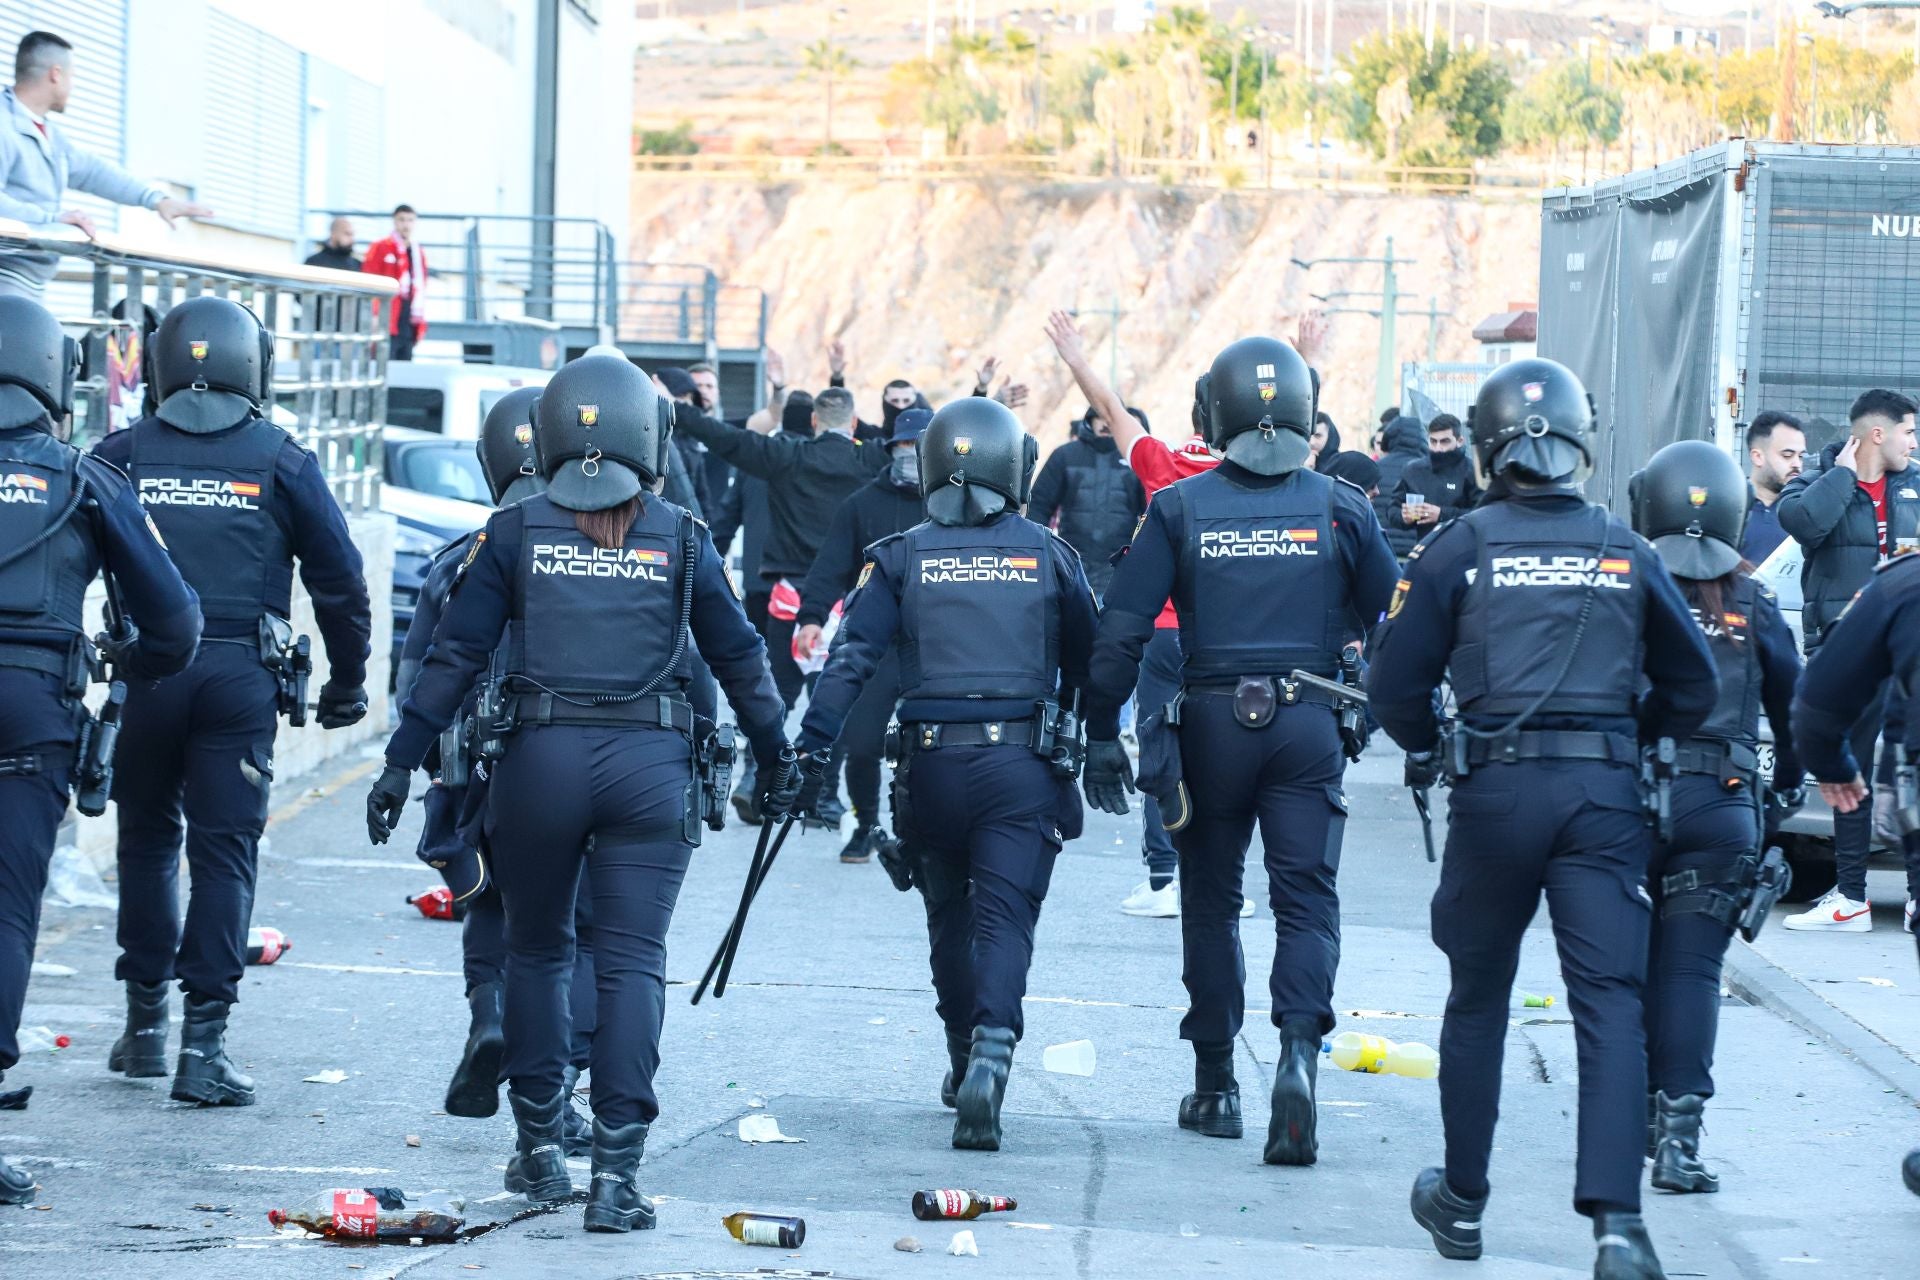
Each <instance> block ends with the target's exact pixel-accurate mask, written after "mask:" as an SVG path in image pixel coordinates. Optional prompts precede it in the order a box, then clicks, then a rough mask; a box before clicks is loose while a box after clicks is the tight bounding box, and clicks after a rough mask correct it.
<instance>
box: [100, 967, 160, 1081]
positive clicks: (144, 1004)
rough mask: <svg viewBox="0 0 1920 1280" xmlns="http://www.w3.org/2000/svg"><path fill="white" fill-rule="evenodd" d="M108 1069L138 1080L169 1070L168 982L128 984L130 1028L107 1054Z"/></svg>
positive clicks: (155, 1076) (155, 1077)
mask: <svg viewBox="0 0 1920 1280" xmlns="http://www.w3.org/2000/svg"><path fill="white" fill-rule="evenodd" d="M107 1070H109V1071H118V1072H121V1073H122V1074H124V1075H129V1076H132V1077H133V1078H134V1079H136V1080H143V1079H158V1078H160V1077H161V1076H164V1075H166V1074H167V984H166V983H164V982H129V983H128V984H127V1029H126V1030H125V1031H122V1032H121V1033H120V1038H119V1039H118V1040H115V1041H114V1042H113V1051H112V1052H111V1053H109V1054H107Z"/></svg>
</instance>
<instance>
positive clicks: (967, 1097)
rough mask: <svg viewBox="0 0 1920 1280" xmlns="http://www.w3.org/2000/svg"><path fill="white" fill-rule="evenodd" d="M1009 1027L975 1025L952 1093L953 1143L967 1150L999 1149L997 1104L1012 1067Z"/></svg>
mask: <svg viewBox="0 0 1920 1280" xmlns="http://www.w3.org/2000/svg"><path fill="white" fill-rule="evenodd" d="M1013 1041H1014V1036H1013V1032H1012V1030H1010V1029H1009V1028H1007V1027H975V1028H974V1029H973V1052H972V1053H971V1054H970V1055H969V1056H968V1058H967V1074H966V1076H965V1077H964V1078H963V1079H962V1080H961V1081H960V1090H959V1092H958V1093H957V1094H956V1095H955V1096H954V1100H953V1105H954V1109H955V1110H957V1111H958V1112H959V1113H960V1114H959V1115H958V1116H956V1117H955V1118H954V1121H953V1145H954V1146H956V1147H959V1148H961V1149H962V1150H966V1151H998V1150H999V1149H1000V1103H1001V1101H1002V1100H1004V1099H1005V1098H1006V1096H1007V1075H1008V1073H1009V1072H1011V1071H1012V1070H1013Z"/></svg>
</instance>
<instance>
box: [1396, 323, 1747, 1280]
mask: <svg viewBox="0 0 1920 1280" xmlns="http://www.w3.org/2000/svg"><path fill="white" fill-rule="evenodd" d="M1470 424H1471V430H1472V433H1473V439H1474V449H1475V453H1476V460H1477V463H1478V466H1479V468H1480V472H1481V479H1482V481H1483V485H1484V486H1485V487H1486V497H1485V499H1484V501H1483V502H1482V504H1481V505H1480V506H1479V507H1477V508H1476V509H1475V510H1473V511H1471V512H1469V513H1467V514H1466V515H1464V516H1462V517H1460V518H1459V519H1457V520H1454V521H1452V522H1450V523H1448V524H1446V525H1444V526H1442V527H1441V528H1440V529H1438V530H1436V531H1435V532H1434V533H1432V534H1430V535H1429V536H1428V537H1427V538H1426V540H1425V541H1423V542H1422V543H1421V544H1420V546H1419V547H1417V548H1416V549H1415V551H1414V553H1413V557H1412V558H1411V559H1410V560H1409V562H1408V564H1407V570H1406V577H1405V579H1404V580H1403V581H1402V582H1401V583H1400V584H1399V586H1398V587H1397V588H1396V589H1395V591H1394V598H1393V603H1392V605H1391V607H1390V608H1389V610H1388V614H1387V622H1386V624H1385V625H1384V626H1383V627H1382V628H1381V630H1380V631H1379V633H1378V634H1377V635H1376V636H1375V637H1374V644H1373V653H1372V665H1371V668H1370V670H1369V672H1368V677H1367V684H1368V690H1369V693H1370V695H1371V698H1372V709H1373V713H1374V715H1375V716H1376V717H1378V719H1379V721H1380V723H1381V725H1382V726H1383V727H1384V728H1385V729H1386V731H1387V733H1388V734H1390V735H1391V736H1392V738H1393V740H1394V741H1395V742H1397V743H1399V744H1400V745H1401V746H1402V747H1404V748H1406V749H1407V751H1408V752H1409V753H1410V754H1409V757H1408V762H1407V782H1408V785H1410V786H1429V785H1431V784H1432V783H1433V782H1435V781H1436V780H1437V779H1438V777H1439V776H1440V773H1441V766H1442V764H1443V763H1444V764H1445V766H1446V769H1447V772H1449V773H1450V774H1452V775H1453V778H1454V781H1453V791H1452V796H1451V816H1450V823H1449V829H1448V833H1447V848H1446V861H1445V864H1444V866H1443V867H1442V868H1441V873H1440V886H1439V889H1438V890H1437V891H1436V893H1435V894H1434V898H1433V937H1434V941H1435V943H1437V944H1438V945H1439V947H1440V949H1441V951H1443V952H1444V953H1446V956H1447V959H1448V961H1449V962H1450V964H1451V966H1452V979H1453V985H1452V991H1451V993H1450V994H1449V996H1448V998H1447V1013H1446V1022H1445V1026H1444V1028H1443V1030H1442V1032H1441V1038H1440V1057H1441V1060H1442V1061H1443V1062H1445V1063H1446V1069H1445V1070H1444V1071H1443V1072H1442V1073H1441V1078H1440V1109H1441V1115H1442V1118H1443V1120H1444V1122H1445V1126H1446V1134H1447V1159H1446V1166H1445V1168H1444V1169H1428V1170H1426V1171H1425V1172H1423V1173H1421V1174H1420V1176H1419V1178H1418V1179H1417V1180H1416V1182H1415V1184H1414V1191H1413V1213H1414V1217H1415V1219H1416V1220H1417V1221H1418V1222H1419V1223H1420V1224H1421V1225H1422V1226H1424V1227H1425V1228H1427V1230H1428V1232H1429V1233H1430V1234H1431V1235H1432V1237H1433V1241H1434V1246H1435V1248H1437V1249H1438V1250H1439V1251H1440V1253H1441V1254H1443V1255H1444V1256H1446V1257H1450V1258H1477V1257H1479V1256H1480V1252H1481V1233H1480V1215H1481V1210H1482V1209H1483V1208H1484V1206H1485V1204H1486V1200H1487V1194H1488V1185H1487V1161H1488V1155H1489V1153H1490V1151H1491V1150H1492V1146H1493V1126H1494V1119H1495V1116H1496V1113H1497V1110H1498V1106H1499V1096H1500V1062H1501V1054H1502V1050H1503V1047H1504V1043H1505V1040H1506V1033H1507V1001H1508V997H1509V993H1510V991H1511V988H1512V985H1513V977H1514V966H1515V963H1516V961H1517V957H1518V954H1519V949H1520V940H1521V935H1522V933H1523V932H1524V931H1525V929H1526V927H1527V923H1528V921H1529V920H1530V919H1531V918H1532V917H1533V914H1534V912H1535V910H1536V909H1537V907H1538V905H1539V900H1540V895H1541V892H1542V891H1543V890H1544V891H1545V893H1546V897H1547V905H1548V909H1549V911H1550V912H1551V914H1552V919H1553V928H1554V934H1555V937H1556V938H1557V939H1558V941H1559V943H1560V956H1561V965H1562V973H1563V975H1564V976H1565V979H1566V983H1567V994H1568V999H1569V1001H1570V1003H1571V1005H1572V1008H1573V1014H1574V1036H1575V1044H1576V1047H1577V1049H1578V1053H1579V1062H1580V1115H1579V1165H1578V1173H1577V1176H1576V1178H1575V1184H1574V1207H1575V1208H1576V1209H1577V1210H1578V1211H1579V1212H1581V1213H1582V1214H1585V1215H1587V1216H1589V1217H1591V1218H1592V1219H1593V1231H1594V1238H1595V1240H1596V1241H1597V1244H1598V1257H1597V1261H1596V1263H1595V1268H1594V1274H1595V1275H1596V1276H1600V1277H1646V1276H1658V1275H1659V1274H1660V1264H1659V1261H1658V1259H1657V1258H1656V1257H1655V1256H1654V1252H1653V1246H1652V1243H1651V1242H1650V1241H1649V1240H1648V1238H1647V1232H1646V1228H1645V1226H1644V1225H1643V1224H1642V1222H1641V1220H1640V1160H1641V1148H1642V1143H1641V1141H1640V1138H1639V1135H1640V1134H1641V1133H1642V1132H1643V1130H1642V1128H1641V1125H1642V1121H1643V1118H1644V1108H1645V1106H1646V1029H1645V1026H1644V1024H1643V1021H1642V1008H1641V998H1640V991H1641V984H1642V982H1643V980H1644V977H1645V973H1646V956H1647V945H1648V936H1649V927H1650V920H1651V915H1652V904H1651V902H1650V901H1649V899H1648V897H1647V894H1646V889H1645V882H1646V874H1647V865H1648V860H1649V858H1650V857H1651V855H1652V852H1653V848H1652V846H1653V840H1652V833H1651V831H1650V830H1649V822H1648V815H1647V806H1646V803H1645V801H1644V799H1643V795H1642V791H1641V785H1640V774H1639V762H1640V741H1642V740H1644V741H1646V742H1654V741H1657V740H1659V739H1662V738H1667V739H1672V740H1673V741H1675V742H1684V741H1686V740H1688V739H1690V738H1692V737H1693V736H1694V735H1695V734H1696V733H1697V732H1698V731H1699V730H1700V728H1701V726H1702V725H1703V724H1704V723H1705V722H1706V720H1707V716H1708V713H1709V712H1710V711H1711V710H1712V709H1713V705H1714V700H1715V697H1716V695H1717V692H1718V687H1719V680H1718V675H1717V673H1716V671H1715V668H1714V664H1713V657H1712V654H1711V653H1710V651H1709V650H1708V647H1707V642H1706V638H1705V637H1704V636H1703V635H1702V634H1701V630H1700V626H1699V624H1698V623H1697V622H1696V621H1695V620H1694V616H1693V612H1692V610H1690V609H1689V608H1688V607H1687V602H1686V600H1685V599H1684V598H1683V597H1682V595H1681V594H1680V590H1679V588H1678V587H1677V586H1676V585H1675V584H1674V581H1673V579H1672V578H1671V577H1670V576H1669V575H1668V573H1667V570H1666V567H1665V566H1664V565H1663V564H1662V563H1661V560H1660V557H1659V556H1658V555H1657V554H1656V553H1655V552H1654V550H1653V548H1652V547H1651V546H1649V545H1648V544H1647V543H1646V542H1645V541H1643V540H1642V539H1640V538H1638V537H1636V536H1635V535H1634V534H1633V532H1632V531H1631V530H1630V529H1628V528H1627V527H1626V525H1625V523H1624V522H1622V521H1620V520H1619V519H1617V518H1615V517H1614V516H1612V515H1610V514H1609V513H1608V512H1607V511H1606V510H1605V509H1604V508H1601V507H1598V506H1594V505H1592V504H1590V503H1588V502H1587V501H1586V500H1585V499H1584V498H1583V497H1581V495H1580V491H1579V483H1580V481H1581V480H1582V479H1583V478H1584V476H1585V474H1586V472H1587V470H1588V469H1589V467H1590V465H1591V461H1592V437H1593V412H1592V407H1591V401H1590V400H1589V398H1588V396H1587V392H1586V388H1585V387H1583V386H1581V384H1580V380H1579V379H1578V378H1576V377H1575V376H1574V375H1573V374H1572V373H1571V372H1569V371H1568V370H1567V369H1565V368H1563V367H1562V366H1560V365H1558V364H1555V363H1553V362H1552V361H1550V360H1518V361H1515V362H1513V363H1512V364H1507V365H1502V366H1501V367H1500V368H1499V369H1498V370H1496V371H1495V372H1494V373H1493V374H1492V375H1491V376H1489V377H1488V378H1487V380H1486V382H1485V383H1483V384H1482V385H1481V388H1480V393H1479V398H1478V400H1477V402H1476V403H1475V405H1474V407H1473V411H1472V417H1471V419H1470ZM1443 679H1451V681H1452V685H1453V691H1454V696H1455V697H1456V699H1457V700H1458V704H1459V708H1460V719H1459V722H1458V724H1456V725H1454V726H1453V732H1452V736H1451V738H1450V740H1449V741H1447V742H1443V740H1442V725H1441V722H1440V721H1439V719H1438V717H1437V716H1436V713H1435V699H1434V691H1435V689H1436V688H1437V687H1438V686H1439V685H1440V683H1441V681H1442V680H1443ZM1643 685H1644V686H1645V693H1644V695H1642V689H1643ZM1636 699H1637V709H1638V715H1637V717H1636ZM1443 747H1444V748H1446V749H1445V750H1444V751H1443Z"/></svg>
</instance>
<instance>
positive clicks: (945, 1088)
mask: <svg viewBox="0 0 1920 1280" xmlns="http://www.w3.org/2000/svg"><path fill="white" fill-rule="evenodd" d="M972 1056H973V1032H971V1031H949V1032H947V1075H946V1078H945V1079H944V1080H942V1081H941V1082H940V1101H941V1102H942V1103H944V1104H946V1105H947V1106H949V1107H952V1106H958V1105H959V1098H960V1082H961V1081H962V1080H964V1079H966V1078H967V1059H968V1058H970V1057H972Z"/></svg>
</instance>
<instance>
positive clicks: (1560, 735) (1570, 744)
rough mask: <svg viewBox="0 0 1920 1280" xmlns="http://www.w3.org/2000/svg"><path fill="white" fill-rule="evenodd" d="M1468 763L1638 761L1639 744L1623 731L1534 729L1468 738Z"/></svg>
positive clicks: (1625, 762)
mask: <svg viewBox="0 0 1920 1280" xmlns="http://www.w3.org/2000/svg"><path fill="white" fill-rule="evenodd" d="M1466 743H1467V752H1466V755H1467V763H1468V764H1469V765H1472V766H1478V765H1483V764H1512V763H1514V762H1516V761H1520V760H1604V761H1606V762H1608V763H1610V764H1630V765H1637V764H1639V763H1640V747H1639V745H1638V744H1637V743H1635V742H1634V740H1633V739H1632V738H1629V737H1627V736H1626V735H1625V734H1622V733H1601V732H1598V731H1596V730H1582V729H1537V730H1525V731H1522V732H1520V733H1508V734H1502V735H1501V736H1500V737H1498V738H1468V739H1466Z"/></svg>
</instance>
